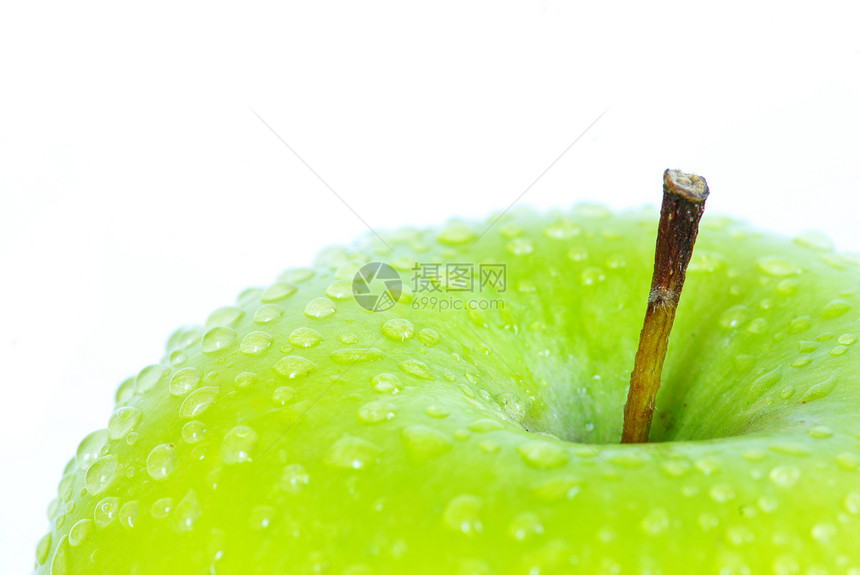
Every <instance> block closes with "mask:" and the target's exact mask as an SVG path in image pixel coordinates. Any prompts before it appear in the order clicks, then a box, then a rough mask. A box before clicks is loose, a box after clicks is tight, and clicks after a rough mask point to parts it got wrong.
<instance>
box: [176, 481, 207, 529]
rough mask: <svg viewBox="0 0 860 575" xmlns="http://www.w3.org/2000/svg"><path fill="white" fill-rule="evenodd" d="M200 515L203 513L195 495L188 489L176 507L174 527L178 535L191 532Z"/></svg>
mask: <svg viewBox="0 0 860 575" xmlns="http://www.w3.org/2000/svg"><path fill="white" fill-rule="evenodd" d="M201 515H203V511H202V510H201V509H200V503H199V502H198V501H197V494H196V493H195V492H194V490H193V489H190V490H189V491H188V493H186V494H185V497H183V498H182V501H180V502H179V504H177V506H176V513H175V516H174V526H175V527H176V530H177V531H178V532H180V533H186V532H188V531H191V530H192V529H194V526H195V525H196V524H197V521H198V520H199V519H200V516H201Z"/></svg>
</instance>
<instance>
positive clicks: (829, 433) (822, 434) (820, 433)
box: [809, 425, 833, 439]
mask: <svg viewBox="0 0 860 575" xmlns="http://www.w3.org/2000/svg"><path fill="white" fill-rule="evenodd" d="M809 437H812V438H813V439H827V438H828V437H833V430H832V429H830V428H829V427H827V426H826V425H816V426H815V427H813V428H812V429H810V430H809Z"/></svg>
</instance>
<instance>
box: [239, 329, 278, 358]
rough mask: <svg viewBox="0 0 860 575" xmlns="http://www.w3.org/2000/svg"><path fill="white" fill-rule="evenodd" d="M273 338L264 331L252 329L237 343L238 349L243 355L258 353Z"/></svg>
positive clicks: (263, 350)
mask: <svg viewBox="0 0 860 575" xmlns="http://www.w3.org/2000/svg"><path fill="white" fill-rule="evenodd" d="M274 340H275V338H273V337H272V336H271V335H269V334H267V333H266V332H264V331H252V332H251V333H249V334H248V335H246V336H245V337H244V338H242V343H240V344H239V351H241V352H242V353H244V354H245V355H260V354H262V353H263V352H265V351H266V350H267V349H269V347H270V346H271V345H272V342H273V341H274Z"/></svg>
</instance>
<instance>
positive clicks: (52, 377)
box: [0, 1, 860, 574]
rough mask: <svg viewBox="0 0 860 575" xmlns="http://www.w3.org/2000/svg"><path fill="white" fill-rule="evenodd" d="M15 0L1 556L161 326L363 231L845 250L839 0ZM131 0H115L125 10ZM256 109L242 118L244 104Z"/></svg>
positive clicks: (846, 23)
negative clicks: (510, 212)
mask: <svg viewBox="0 0 860 575" xmlns="http://www.w3.org/2000/svg"><path fill="white" fill-rule="evenodd" d="M577 4H578V3H569V2H555V1H551V2H534V3H507V2H486V3H481V2H472V3H462V4H461V3H456V4H444V3H438V2H436V3H432V4H431V3H422V4H420V5H419V4H417V3H409V5H406V4H405V3H391V4H368V3H359V2H346V3H334V2H307V3H301V4H292V5H290V7H284V6H276V5H274V4H273V5H252V4H249V3H244V4H243V5H242V6H241V7H239V5H238V3H236V5H235V6H232V7H229V6H224V5H217V4H215V3H212V2H207V3H204V4H199V5H193V4H182V5H177V3H172V2H171V3H164V4H161V3H157V2H145V3H138V4H137V5H136V7H135V8H129V7H128V6H126V5H125V4H122V5H121V4H120V3H116V2H105V3H104V4H100V5H91V4H86V3H80V2H62V3H61V2H57V3H43V2H15V3H13V2H8V3H5V4H4V7H3V8H2V9H0V309H2V312H0V313H2V316H0V354H2V357H0V386H2V388H0V572H2V573H10V574H11V573H15V572H21V573H26V572H28V571H29V570H30V568H31V567H32V563H33V549H34V548H35V543H36V541H37V540H38V538H39V537H40V536H41V535H42V534H43V533H44V532H45V530H46V529H47V527H48V524H47V520H46V518H45V508H46V506H47V503H48V501H49V500H50V499H51V498H52V497H53V496H54V495H55V494H56V485H57V483H58V481H59V479H60V472H61V470H62V468H63V466H64V464H65V463H66V461H67V460H68V458H69V457H70V456H71V455H73V453H74V451H75V448H76V446H77V443H78V442H79V440H80V439H81V438H82V437H83V436H84V435H85V434H86V433H88V432H90V431H92V430H94V429H97V428H100V427H104V426H105V425H106V423H107V418H108V415H109V414H110V410H111V407H112V403H113V392H114V390H115V387H116V385H117V384H118V383H119V382H120V381H121V380H122V379H123V378H125V377H126V376H128V375H131V374H133V373H136V372H137V371H138V370H139V369H140V368H141V367H142V366H144V365H146V364H148V363H151V362H153V361H156V360H158V359H159V357H160V355H161V352H162V349H163V344H164V342H165V340H166V337H167V335H168V334H169V333H170V331H172V329H173V328H175V327H177V326H179V325H180V324H185V323H196V322H201V321H203V320H204V319H205V317H206V315H207V314H208V312H209V311H211V310H212V309H214V308H215V307H217V306H219V305H225V304H229V303H231V302H232V301H233V299H234V297H235V295H236V294H237V293H238V292H239V291H240V290H241V289H242V288H244V287H247V286H248V285H253V284H264V283H266V282H269V281H271V280H272V279H273V278H274V276H275V275H276V274H277V273H278V272H279V271H281V270H282V269H283V268H285V267H287V266H293V265H306V264H308V263H310V261H311V258H312V256H313V255H314V253H315V252H316V251H318V250H319V249H320V248H322V247H324V246H326V245H328V244H331V243H343V242H348V241H349V240H350V239H351V238H353V237H354V236H356V235H358V234H360V233H362V232H363V231H364V230H365V227H364V225H363V224H362V222H361V221H360V220H359V219H358V218H357V217H356V216H355V215H354V214H353V213H352V212H351V211H350V210H349V209H348V208H347V207H345V206H344V205H343V204H342V203H341V201H340V200H338V198H337V197H335V195H334V194H333V193H332V192H331V191H330V190H329V189H328V188H327V187H326V186H325V185H324V184H323V183H321V182H320V180H318V179H317V177H316V176H314V174H313V173H312V172H311V171H310V170H309V169H308V168H307V167H306V166H305V165H304V164H303V163H302V162H301V161H300V160H299V159H298V158H297V157H296V156H295V155H293V153H292V152H291V151H290V150H289V149H288V148H287V147H286V146H285V145H284V144H283V143H281V142H280V141H279V140H278V139H277V138H276V137H275V136H274V135H273V134H272V132H270V131H269V129H268V128H267V127H266V126H265V125H264V124H263V123H262V122H261V121H260V120H259V119H258V118H257V116H255V114H254V112H253V111H256V112H257V113H258V114H260V116H262V117H263V118H264V119H265V121H266V122H268V123H269V124H270V125H271V126H272V127H273V128H274V129H275V130H276V131H277V132H278V133H279V134H280V135H281V136H282V137H283V139H284V140H285V141H286V142H287V143H288V144H289V145H290V146H292V148H293V149H294V150H295V151H296V152H297V153H298V154H299V155H300V156H301V157H302V158H304V160H305V161H306V162H307V163H308V164H309V165H310V166H312V167H313V169H314V170H316V172H317V173H318V174H319V175H320V176H321V177H322V179H324V180H325V181H326V182H327V183H328V184H329V185H330V186H331V187H332V188H333V189H334V190H335V191H336V192H337V193H338V194H340V195H341V196H342V197H343V198H344V200H345V201H346V202H347V203H348V204H349V205H350V206H352V208H353V209H354V210H355V211H356V212H357V213H358V214H360V215H361V217H362V218H364V219H365V220H366V221H367V222H368V223H369V224H370V225H371V226H373V227H374V228H378V229H386V228H392V227H396V226H399V225H404V224H417V225H425V224H436V223H439V222H442V221H444V220H445V219H446V218H448V217H450V216H452V215H465V216H484V215H486V214H487V213H488V212H489V211H491V210H493V209H502V208H505V207H507V206H508V205H509V204H510V203H511V202H512V201H514V199H515V198H516V197H517V196H518V195H520V194H521V193H522V192H523V191H524V190H525V189H526V188H527V187H528V186H529V185H530V184H531V183H532V182H533V181H534V180H535V178H537V177H538V176H539V175H540V174H541V173H542V172H543V171H544V170H545V169H546V168H547V166H548V165H550V164H551V163H552V162H553V160H555V159H556V158H557V157H558V156H559V154H560V153H561V152H562V151H563V150H564V149H565V148H567V147H568V146H569V145H570V143H571V142H573V141H574V139H575V138H576V137H577V136H578V135H579V134H580V133H581V132H582V131H583V130H584V129H585V128H586V127H587V126H588V125H589V124H591V123H592V122H593V121H594V119H595V118H597V117H598V116H599V115H600V114H601V113H602V112H603V111H604V110H606V109H607V108H609V110H608V112H606V114H605V115H604V116H603V117H602V119H601V120H600V121H599V122H597V123H596V124H595V125H594V127H593V128H592V129H591V130H590V131H589V132H588V133H587V134H586V135H585V137H583V138H582V139H581V140H580V141H579V142H578V143H577V144H576V145H575V146H574V147H573V148H571V149H570V151H569V152H568V153H567V154H566V155H564V156H563V157H562V158H561V159H560V160H559V161H558V162H557V163H556V164H555V165H554V167H553V168H552V169H551V170H549V171H548V172H547V173H546V175H545V176H544V177H543V178H542V179H540V181H539V182H537V183H536V184H535V185H534V186H533V187H532V188H531V189H529V191H528V193H527V194H526V195H525V197H524V198H523V200H522V202H523V203H530V204H533V205H536V206H539V207H548V206H565V205H569V204H571V203H573V202H575V201H579V200H594V201H599V202H603V203H606V204H608V205H610V206H613V207H623V206H636V205H640V204H644V203H657V202H658V201H659V195H660V186H661V173H662V171H663V169H664V168H667V167H676V168H681V169H684V170H686V171H695V172H697V173H700V174H702V175H704V176H705V177H707V179H708V181H709V183H710V186H711V190H712V195H711V199H709V201H708V203H709V207H708V210H709V212H724V213H728V214H731V215H734V216H739V217H743V218H746V219H749V220H751V221H753V222H754V223H756V224H757V225H760V226H761V227H764V228H768V229H773V230H776V231H778V232H780V233H785V234H794V233H797V232H799V231H802V230H806V229H818V230H824V231H826V232H827V233H828V234H829V235H830V236H831V237H832V238H833V240H834V241H835V243H836V245H837V247H838V248H840V249H843V250H860V229H858V206H860V202H858V196H860V141H858V134H860V110H858V103H860V39H858V38H860V35H858V33H857V29H856V23H857V21H858V18H857V16H858V15H857V14H856V13H852V11H851V9H850V6H851V3H849V2H844V3H842V4H841V5H840V4H837V5H834V6H830V7H828V6H827V5H825V4H823V3H820V2H819V3H815V7H812V3H804V4H803V5H800V4H798V5H797V6H793V5H792V4H791V3H788V2H779V3H773V4H772V5H770V6H769V7H768V6H767V4H757V5H750V4H749V3H747V2H743V3H736V4H733V3H730V2H709V3H708V6H707V8H702V7H698V8H697V7H695V6H694V5H692V4H690V3H689V2H678V3H677V4H675V5H665V4H664V5H656V4H654V3H646V2H642V3H635V4H634V3H630V4H629V5H625V4H623V3H621V4H619V3H609V2H607V3H596V2H590V3H589V4H602V7H600V8H595V7H585V6H580V5H577ZM123 6H125V7H123ZM252 110H253V111H252Z"/></svg>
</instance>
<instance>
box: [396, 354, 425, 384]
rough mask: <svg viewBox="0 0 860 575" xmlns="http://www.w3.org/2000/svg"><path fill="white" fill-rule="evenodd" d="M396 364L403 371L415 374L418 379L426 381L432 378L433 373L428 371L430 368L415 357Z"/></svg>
mask: <svg viewBox="0 0 860 575" xmlns="http://www.w3.org/2000/svg"><path fill="white" fill-rule="evenodd" d="M398 366H399V367H400V369H402V370H403V371H404V372H406V373H408V374H409V375H412V376H415V377H417V378H418V379H426V380H428V381H429V380H432V379H433V374H432V373H430V368H428V367H427V365H426V364H425V363H424V362H422V361H418V360H417V359H407V360H405V361H401V362H400V363H399V364H398Z"/></svg>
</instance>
